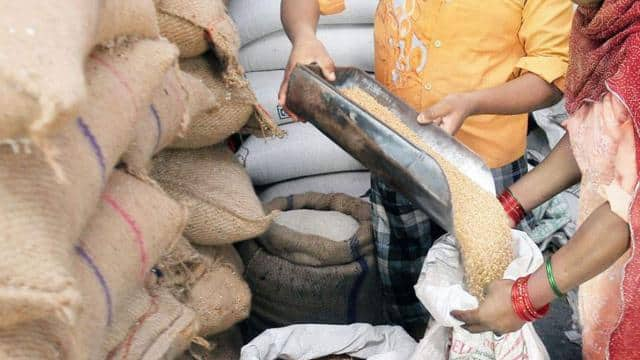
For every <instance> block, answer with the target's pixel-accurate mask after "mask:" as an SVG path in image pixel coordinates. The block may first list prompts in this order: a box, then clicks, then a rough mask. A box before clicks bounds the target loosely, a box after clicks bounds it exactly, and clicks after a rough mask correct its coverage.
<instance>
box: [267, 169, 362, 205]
mask: <svg viewBox="0 0 640 360" xmlns="http://www.w3.org/2000/svg"><path fill="white" fill-rule="evenodd" d="M370 189H371V174H370V173H369V172H367V171H351V172H344V173H338V174H327V175H316V176H308V177H304V178H301V179H295V180H289V181H285V182H281V183H278V184H274V185H272V186H270V187H268V188H267V189H265V190H263V191H262V192H261V193H260V194H259V196H260V200H261V201H262V202H269V201H271V200H273V199H275V198H277V197H285V196H289V195H296V194H304V193H308V192H317V193H322V194H331V193H342V194H347V195H350V196H353V197H359V198H362V197H365V199H363V200H368V196H367V195H368V192H369V190H370Z"/></svg>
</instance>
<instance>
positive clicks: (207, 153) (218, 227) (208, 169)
mask: <svg viewBox="0 0 640 360" xmlns="http://www.w3.org/2000/svg"><path fill="white" fill-rule="evenodd" d="M151 175H152V177H153V178H154V179H155V180H156V181H158V183H160V185H161V186H162V187H163V188H164V189H165V190H166V191H167V192H168V193H169V194H170V195H171V196H173V197H174V198H175V199H177V200H178V201H180V202H182V203H184V204H185V205H186V206H187V207H188V208H189V223H188V224H187V228H186V229H185V232H184V235H185V237H187V239H188V240H189V241H191V242H193V243H195V244H200V245H224V244H231V243H234V242H237V241H242V240H246V239H251V238H254V237H256V236H259V235H261V234H262V233H264V232H265V231H266V230H267V228H268V227H269V225H270V224H271V221H272V219H273V214H265V212H264V210H263V209H262V204H261V203H260V200H259V199H258V196H257V195H256V193H255V190H254V189H253V186H252V185H251V180H250V179H249V176H248V175H247V173H246V171H245V170H244V168H243V167H242V165H240V164H239V163H238V161H237V160H236V159H235V158H234V157H233V153H232V152H231V151H230V150H229V149H228V148H227V147H226V146H225V145H217V146H214V147H208V148H201V149H194V150H165V151H163V152H161V153H160V154H159V155H158V156H157V157H156V158H155V159H154V163H153V169H152V171H151Z"/></svg>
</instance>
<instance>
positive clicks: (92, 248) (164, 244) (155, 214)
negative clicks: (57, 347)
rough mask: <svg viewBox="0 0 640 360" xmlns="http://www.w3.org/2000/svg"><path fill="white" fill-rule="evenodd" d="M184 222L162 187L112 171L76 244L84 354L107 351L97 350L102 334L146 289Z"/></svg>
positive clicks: (99, 355) (91, 355)
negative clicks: (93, 213)
mask: <svg viewBox="0 0 640 360" xmlns="http://www.w3.org/2000/svg"><path fill="white" fill-rule="evenodd" d="M186 220H187V212H186V209H184V208H183V207H182V206H180V204H178V203H177V202H176V201H174V200H173V199H171V198H170V197H169V196H168V195H167V194H165V193H164V192H163V191H162V190H161V189H160V188H158V187H155V186H152V185H149V184H147V183H146V182H143V181H141V180H139V179H137V178H135V177H133V176H131V175H128V174H125V173H124V172H122V171H116V172H114V173H113V175H112V176H111V178H110V179H109V184H108V186H107V188H106V190H105V191H104V193H103V194H102V201H101V202H100V204H99V205H98V209H97V212H96V214H95V215H94V217H93V218H92V220H91V221H90V223H89V225H88V226H87V228H86V229H85V230H84V231H83V233H82V235H81V236H80V241H79V243H78V244H77V245H76V246H75V253H76V258H77V259H78V260H79V261H75V266H74V274H75V276H76V278H77V279H78V287H79V288H80V289H81V293H82V297H83V302H82V304H83V308H82V311H81V312H80V315H79V321H78V323H77V327H76V339H77V342H78V344H79V346H80V349H81V351H80V354H81V355H82V356H81V357H82V358H86V359H97V358H104V356H105V355H106V353H107V352H108V351H109V350H110V349H104V348H101V343H102V340H103V339H104V337H105V335H106V333H108V332H110V331H111V327H112V325H113V324H114V322H115V321H116V318H117V317H118V316H120V315H119V314H121V313H126V312H127V309H128V308H129V303H130V302H132V301H133V300H132V299H134V298H135V297H138V296H141V293H144V292H145V290H144V288H145V280H146V279H147V277H148V276H150V275H151V273H150V270H151V267H152V266H153V264H155V263H156V262H157V261H158V260H159V259H160V257H161V256H162V254H164V253H165V252H166V250H167V249H168V248H169V247H170V246H171V245H172V243H175V242H176V241H177V240H178V239H179V238H180V234H181V233H182V230H183V229H184V226H185V224H186ZM135 320H136V319H135V318H134V319H131V321H130V322H131V323H132V324H133V323H134V322H135ZM100 351H102V352H100ZM105 351H106V352H105Z"/></svg>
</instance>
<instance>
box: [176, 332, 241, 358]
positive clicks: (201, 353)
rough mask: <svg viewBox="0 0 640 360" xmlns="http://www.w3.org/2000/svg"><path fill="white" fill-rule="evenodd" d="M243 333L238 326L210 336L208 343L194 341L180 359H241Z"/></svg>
mask: <svg viewBox="0 0 640 360" xmlns="http://www.w3.org/2000/svg"><path fill="white" fill-rule="evenodd" d="M242 344H243V339H242V333H241V332H240V329H239V328H238V327H233V328H231V329H230V330H228V331H225V332H223V333H221V334H219V335H215V336H212V337H211V338H209V341H208V343H206V344H201V343H196V342H193V343H191V347H190V348H189V350H188V351H187V352H185V353H184V354H182V356H180V357H179V359H180V360H192V359H194V360H237V359H240V349H242Z"/></svg>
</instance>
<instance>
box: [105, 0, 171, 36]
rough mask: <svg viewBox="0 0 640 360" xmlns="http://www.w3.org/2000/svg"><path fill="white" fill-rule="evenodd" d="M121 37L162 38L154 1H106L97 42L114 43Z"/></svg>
mask: <svg viewBox="0 0 640 360" xmlns="http://www.w3.org/2000/svg"><path fill="white" fill-rule="evenodd" d="M121 36H128V37H133V38H137V39H156V38H158V37H159V36H160V29H159V28H158V21H157V19H156V10H155V6H154V4H153V0H135V1H131V0H104V1H102V7H101V9H100V21H99V23H98V32H97V35H96V40H95V42H96V43H97V44H108V43H112V41H113V40H116V39H117V38H119V37H121Z"/></svg>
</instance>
